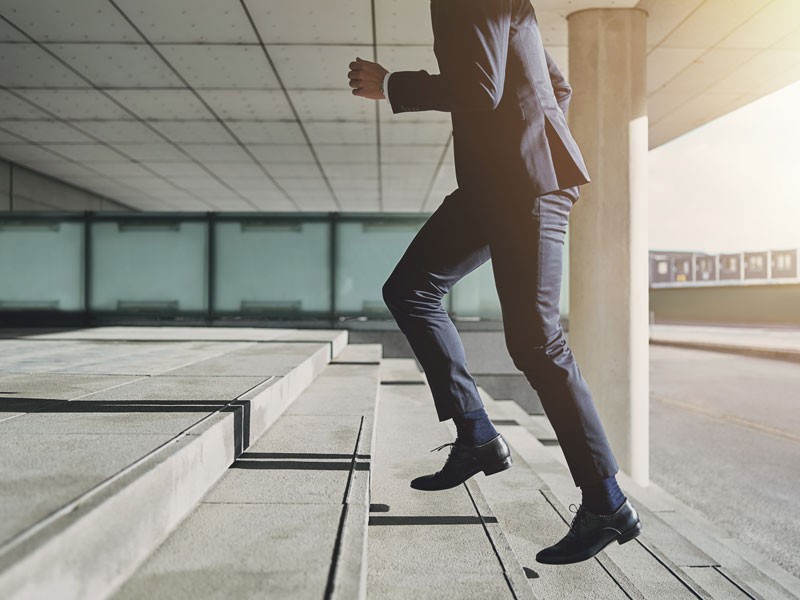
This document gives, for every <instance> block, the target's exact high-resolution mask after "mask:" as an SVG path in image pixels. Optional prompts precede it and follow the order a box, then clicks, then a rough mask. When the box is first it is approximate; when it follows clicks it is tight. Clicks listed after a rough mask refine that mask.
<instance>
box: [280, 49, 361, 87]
mask: <svg viewBox="0 0 800 600" xmlns="http://www.w3.org/2000/svg"><path fill="white" fill-rule="evenodd" d="M267 49H268V50H269V54H270V57H271V58H272V60H273V62H274V63H275V68H276V69H277V71H278V74H279V75H280V77H281V80H282V81H283V85H284V86H285V87H286V88H288V89H317V90H319V89H326V88H327V89H345V90H348V91H350V89H351V88H350V83H349V79H348V77H347V73H348V71H349V70H350V67H349V64H350V62H351V61H354V60H355V59H356V57H357V56H358V57H361V58H363V59H365V60H372V46H363V45H362V46H330V45H327V46H326V45H300V44H298V45H287V46H268V48H267Z"/></svg>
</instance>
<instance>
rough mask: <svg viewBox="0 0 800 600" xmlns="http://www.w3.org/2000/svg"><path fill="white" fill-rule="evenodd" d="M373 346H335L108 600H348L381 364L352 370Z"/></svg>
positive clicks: (357, 564)
mask: <svg viewBox="0 0 800 600" xmlns="http://www.w3.org/2000/svg"><path fill="white" fill-rule="evenodd" d="M378 351H379V347H376V346H374V345H372V346H370V347H369V348H362V349H356V350H353V351H347V349H345V350H344V351H343V352H342V353H341V355H343V359H342V361H343V362H344V364H335V363H334V364H331V365H329V366H328V367H326V369H325V370H324V371H323V372H322V373H321V374H320V375H319V376H318V377H317V378H316V379H315V380H314V382H313V383H312V384H311V385H310V386H309V387H308V388H307V389H306V390H305V391H304V392H303V394H301V396H300V397H299V398H298V399H297V400H296V401H295V403H294V404H293V405H292V406H291V407H290V408H289V409H288V410H287V411H286V412H285V413H284V414H283V415H282V416H281V417H280V418H279V419H278V420H277V421H276V422H275V423H274V424H273V425H272V426H271V427H270V428H269V429H268V430H267V431H266V432H265V433H264V435H262V436H261V437H260V438H259V439H258V440H256V441H255V442H254V443H253V444H252V445H251V446H250V447H249V448H247V450H246V451H245V452H244V453H243V454H241V455H240V456H239V457H238V458H237V460H236V461H235V462H234V463H233V465H232V466H231V468H230V469H228V470H227V472H226V473H225V474H224V475H223V477H222V478H221V479H220V480H219V482H218V483H217V484H216V485H215V486H214V487H213V488H212V489H211V490H210V491H209V492H208V493H207V494H206V496H205V497H204V498H203V500H202V503H201V504H200V506H199V507H198V508H197V509H196V510H194V511H193V512H192V514H191V515H190V516H189V517H188V518H187V519H186V520H185V521H184V522H183V523H182V524H181V525H180V526H179V527H178V528H177V529H176V530H175V531H174V532H172V534H171V535H170V536H169V537H168V538H167V540H166V542H165V543H164V544H162V545H161V546H160V547H159V548H158V549H157V550H156V551H155V552H154V553H153V554H152V555H151V556H150V557H149V558H148V559H147V561H146V562H145V563H144V564H143V565H142V566H141V567H140V568H139V569H138V570H137V571H136V572H135V573H134V574H133V575H132V576H131V577H130V579H129V580H128V581H127V582H126V583H125V584H124V585H123V586H122V587H121V588H120V589H119V590H118V592H117V593H116V594H115V596H114V597H115V598H141V597H145V596H148V595H149V596H155V597H169V598H195V597H198V596H199V597H204V598H206V597H207V598H228V597H230V595H231V594H235V595H236V596H237V597H242V598H264V597H268V598H321V597H328V596H326V595H325V594H326V589H329V586H330V584H331V582H333V583H334V585H333V588H332V589H333V596H331V597H332V598H357V597H358V591H359V587H360V582H361V580H362V579H365V576H366V564H365V563H364V562H363V560H362V558H363V554H364V547H365V546H364V545H365V542H366V524H367V514H368V513H367V510H368V507H367V494H366V483H367V482H366V476H367V475H368V469H369V464H370V458H371V441H372V435H371V434H372V429H373V427H372V425H371V424H370V423H369V421H370V420H372V419H373V418H374V413H375V404H376V401H377V396H378V394H377V392H378V374H379V363H378V362H377V361H375V360H368V361H361V362H364V363H365V364H352V363H353V362H358V361H355V360H354V358H357V357H361V358H364V357H369V358H373V359H374V358H378V357H379V356H376V354H377V352H378ZM348 357H349V360H348ZM368 400H369V402H368ZM357 440H360V443H359V445H358V446H357V445H356V442H357ZM354 454H355V457H356V461H355V470H353V465H354V462H353V459H354ZM359 489H361V490H362V491H361V492H358V491H357V490H359ZM337 540H338V542H337ZM335 547H336V548H338V550H337V553H336V554H335V553H334V548H335ZM198 553H202V554H203V558H202V559H201V560H196V556H197V554H198ZM334 556H335V560H334Z"/></svg>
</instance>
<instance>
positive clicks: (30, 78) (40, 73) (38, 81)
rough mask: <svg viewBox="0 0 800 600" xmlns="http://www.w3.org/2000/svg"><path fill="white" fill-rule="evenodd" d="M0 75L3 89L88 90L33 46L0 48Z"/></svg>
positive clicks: (12, 44) (53, 60)
mask: <svg viewBox="0 0 800 600" xmlns="http://www.w3.org/2000/svg"><path fill="white" fill-rule="evenodd" d="M0 73H2V78H1V79H0V82H2V84H3V85H4V86H6V87H43V88H58V87H90V85H89V84H88V83H86V82H85V81H84V80H83V79H81V78H80V77H78V76H77V75H76V74H75V73H73V72H72V71H70V70H69V69H68V68H67V67H65V66H64V65H63V64H61V63H60V62H59V61H58V60H57V59H56V58H54V57H52V56H51V55H49V54H48V53H47V52H45V51H44V50H43V49H42V48H40V47H39V46H37V45H36V44H15V43H4V44H0Z"/></svg>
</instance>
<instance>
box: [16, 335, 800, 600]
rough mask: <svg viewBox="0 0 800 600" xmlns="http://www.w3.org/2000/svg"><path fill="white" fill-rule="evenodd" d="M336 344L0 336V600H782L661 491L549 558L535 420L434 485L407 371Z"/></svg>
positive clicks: (724, 539)
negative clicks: (607, 530) (430, 487)
mask: <svg viewBox="0 0 800 600" xmlns="http://www.w3.org/2000/svg"><path fill="white" fill-rule="evenodd" d="M381 354H382V350H381V346H380V345H378V344H350V345H348V344H347V333H346V331H312V330H278V329H245V328H217V327H214V328H200V329H198V328H99V329H89V330H80V331H74V332H62V333H48V334H40V335H26V336H25V337H22V338H19V337H18V338H12V339H5V340H0V432H2V433H3V434H4V435H0V456H2V457H3V460H2V461H0V478H1V479H0V481H2V483H3V485H2V491H0V516H2V519H0V597H1V598H37V599H38V598H59V599H60V598H108V597H113V598H118V599H130V598H170V599H173V598H174V599H181V598H230V597H237V598H337V599H338V598H343V599H344V598H346V599H350V598H353V599H361V598H380V599H384V598H387V599H391V598H398V599H400V598H402V599H407V598H415V599H417V598H420V599H424V598H431V599H433V598H436V599H449V598H452V599H463V598H516V599H522V598H530V599H534V598H540V599H545V598H553V599H556V598H558V599H559V600H561V599H563V598H568V599H573V598H592V599H594V598H637V599H641V598H645V599H650V598H653V599H662V598H670V599H671V598H720V599H723V598H724V599H728V598H763V599H769V600H772V599H773V598H797V597H798V595H800V583H799V582H798V580H797V579H796V578H794V577H792V576H791V575H790V574H788V573H786V572H785V571H783V570H782V569H780V568H779V567H777V566H776V565H774V564H772V563H769V562H768V561H766V560H764V559H763V558H761V557H760V556H758V555H757V554H756V553H755V552H753V551H752V550H750V549H747V548H744V547H742V545H741V544H739V543H737V542H736V541H735V540H734V539H733V538H732V537H731V536H730V535H729V534H727V533H726V532H724V531H721V530H719V529H717V528H715V527H714V526H713V525H712V524H711V523H709V522H708V521H707V520H705V519H704V518H703V517H702V515H699V514H698V513H696V512H694V511H692V510H691V509H689V508H688V507H685V506H683V505H681V504H680V503H679V502H678V501H677V500H675V499H674V498H672V497H671V496H669V494H667V493H665V492H664V491H663V490H660V489H659V488H658V487H657V486H655V485H651V486H648V487H647V488H640V487H638V486H636V485H635V484H634V483H633V482H632V481H629V480H628V479H627V478H626V477H625V476H624V475H622V474H621V475H620V482H621V485H622V487H623V490H624V491H625V493H626V494H627V495H628V496H629V497H631V498H632V500H634V502H635V503H636V506H637V508H638V509H639V511H640V513H641V515H642V521H643V524H644V531H643V533H642V535H641V536H640V537H639V538H636V540H634V541H633V542H631V543H628V544H625V545H622V546H619V545H617V544H613V545H612V546H610V547H609V548H607V549H606V550H605V551H604V552H602V553H601V554H599V555H598V556H597V557H596V558H594V559H592V560H590V561H585V562H583V563H579V564H577V565H567V566H558V567H556V566H548V565H540V564H539V563H537V562H535V559H534V556H535V554H536V552H537V551H538V550H539V549H540V548H542V547H543V546H546V545H549V544H551V543H552V542H554V541H555V540H557V539H558V538H559V537H561V536H562V535H563V534H564V533H565V532H566V530H567V523H568V522H569V521H570V520H571V517H572V513H571V512H570V511H569V510H568V509H567V508H566V507H567V506H568V505H569V504H570V503H577V502H579V499H580V497H579V490H578V489H577V488H575V487H574V485H573V483H572V479H571V477H570V475H569V472H568V471H567V469H566V466H565V464H564V460H563V455H562V454H561V451H560V448H559V447H558V446H557V444H554V443H553V442H554V438H555V436H554V435H553V432H552V430H551V429H550V427H549V423H548V422H547V420H546V419H544V418H543V417H537V416H531V415H528V414H527V413H526V412H525V411H524V410H522V409H521V408H520V407H519V406H518V405H517V404H515V403H514V402H508V401H502V402H497V401H494V400H493V399H492V398H491V397H490V396H489V395H488V394H486V392H485V391H484V390H483V389H480V392H481V394H482V396H483V398H484V402H485V404H486V408H487V411H488V412H489V414H490V415H491V417H492V418H493V420H494V421H495V423H496V425H497V426H498V428H499V429H500V430H501V432H502V433H503V435H504V436H505V437H506V439H507V440H508V442H509V444H510V445H511V447H512V452H513V455H514V460H515V466H514V468H512V469H510V470H509V471H505V472H503V473H501V474H498V475H495V476H492V477H485V476H483V475H482V474H479V475H478V476H476V477H474V478H473V479H471V480H470V481H468V482H467V483H466V484H465V485H463V486H460V487H458V488H455V489H453V490H446V491H443V492H437V493H428V492H420V491H417V490H413V489H411V488H410V487H409V486H408V482H409V481H410V480H411V479H412V478H413V477H415V476H417V475H419V474H423V473H429V472H432V471H434V470H437V469H439V468H440V467H441V465H442V462H443V460H444V458H445V453H446V452H447V449H444V450H443V452H434V453H429V452H427V450H430V449H432V448H434V447H436V446H438V445H440V444H443V443H445V442H449V441H452V439H453V437H454V434H455V430H454V428H453V426H452V422H449V421H448V422H446V423H439V422H438V420H437V418H436V414H435V410H434V407H433V403H432V401H431V395H430V390H429V389H428V387H427V384H426V381H425V377H424V374H423V373H421V372H420V371H419V370H418V368H417V366H416V363H415V361H414V360H413V359H382V358H381Z"/></svg>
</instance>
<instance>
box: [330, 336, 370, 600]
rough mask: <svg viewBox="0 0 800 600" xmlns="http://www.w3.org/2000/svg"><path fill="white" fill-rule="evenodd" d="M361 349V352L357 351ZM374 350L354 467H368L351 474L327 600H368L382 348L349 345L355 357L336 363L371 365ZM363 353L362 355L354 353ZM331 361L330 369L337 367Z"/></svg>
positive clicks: (343, 357) (348, 357)
mask: <svg viewBox="0 0 800 600" xmlns="http://www.w3.org/2000/svg"><path fill="white" fill-rule="evenodd" d="M359 347H361V348H359ZM375 348H377V353H378V357H377V358H378V360H377V361H375V362H374V364H375V365H376V377H375V404H374V406H373V411H372V415H371V416H370V417H369V418H364V421H363V429H362V431H361V435H360V436H359V439H358V443H357V445H356V448H355V457H354V463H355V464H356V465H358V464H366V465H368V466H367V468H366V469H365V470H363V471H362V470H359V469H358V468H356V469H355V470H354V471H353V482H352V487H351V489H350V490H349V493H348V496H347V507H346V510H345V513H344V518H343V523H342V526H343V532H342V537H341V549H340V552H339V555H338V557H337V558H338V560H339V564H337V566H336V576H335V578H334V581H333V589H332V590H331V593H330V595H329V596H328V598H329V599H330V600H339V599H341V600H349V599H357V600H364V599H365V598H366V597H367V572H368V564H367V560H368V547H367V544H368V526H369V513H370V502H371V499H372V469H373V460H372V459H373V453H374V451H375V437H376V434H377V427H376V423H377V419H378V410H379V407H380V391H381V378H380V368H381V367H380V365H381V354H382V352H383V348H382V346H381V344H349V345H348V349H352V350H353V355H354V356H352V357H351V356H348V353H347V351H345V352H342V354H341V355H340V356H339V357H338V361H340V362H344V361H346V360H351V359H357V360H359V361H364V362H367V361H370V359H374V358H375V357H374V356H373V357H371V356H369V354H370V353H373V352H374V349H375ZM358 349H363V350H364V351H362V352H358V353H356V352H357V350H358ZM336 363H337V361H333V362H332V363H331V365H334V366H335V365H336Z"/></svg>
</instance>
